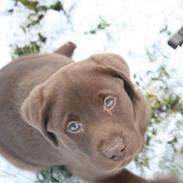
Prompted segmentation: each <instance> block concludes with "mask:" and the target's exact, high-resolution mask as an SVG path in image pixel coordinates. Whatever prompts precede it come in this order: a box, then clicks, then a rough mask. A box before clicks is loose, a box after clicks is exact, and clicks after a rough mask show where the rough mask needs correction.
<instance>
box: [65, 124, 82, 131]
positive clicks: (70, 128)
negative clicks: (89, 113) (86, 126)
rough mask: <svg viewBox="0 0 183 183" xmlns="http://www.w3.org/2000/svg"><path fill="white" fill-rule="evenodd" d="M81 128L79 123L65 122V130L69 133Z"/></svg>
mask: <svg viewBox="0 0 183 183" xmlns="http://www.w3.org/2000/svg"><path fill="white" fill-rule="evenodd" d="M80 130H81V123H78V122H76V121H71V122H69V123H68V124H67V131H68V132H71V133H78V132H79V131H80Z"/></svg>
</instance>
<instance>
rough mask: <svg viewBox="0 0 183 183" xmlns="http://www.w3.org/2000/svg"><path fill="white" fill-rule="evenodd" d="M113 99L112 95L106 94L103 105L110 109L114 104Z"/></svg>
mask: <svg viewBox="0 0 183 183" xmlns="http://www.w3.org/2000/svg"><path fill="white" fill-rule="evenodd" d="M114 102H115V99H114V97H112V96H108V97H106V98H105V99H104V107H105V108H106V109H110V108H111V107H112V106H113V105H114Z"/></svg>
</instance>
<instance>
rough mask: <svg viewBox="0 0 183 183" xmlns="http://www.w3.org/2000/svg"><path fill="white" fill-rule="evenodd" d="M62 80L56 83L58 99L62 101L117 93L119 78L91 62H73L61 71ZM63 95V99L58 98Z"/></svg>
mask: <svg viewBox="0 0 183 183" xmlns="http://www.w3.org/2000/svg"><path fill="white" fill-rule="evenodd" d="M61 77H62V79H61V80H62V82H60V84H59V85H58V84H57V85H56V87H57V98H58V101H62V102H64V103H70V102H72V104H73V105H74V103H78V102H79V103H82V101H85V103H86V102H91V100H94V98H95V97H96V96H97V95H99V94H102V93H103V94H106V95H107V94H111V95H112V94H113V93H119V92H120V90H121V88H122V85H121V84H119V83H120V82H119V80H117V79H115V78H114V77H112V76H111V75H109V74H104V72H103V69H102V68H99V67H97V66H96V65H95V64H92V63H85V62H82V63H75V64H72V65H70V66H69V67H67V68H66V69H65V70H64V72H62V75H61ZM63 96H64V99H63V98H62V99H60V100H59V98H61V97H63Z"/></svg>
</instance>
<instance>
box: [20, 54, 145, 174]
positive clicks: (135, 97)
mask: <svg viewBox="0 0 183 183" xmlns="http://www.w3.org/2000/svg"><path fill="white" fill-rule="evenodd" d="M21 115H22V117H23V119H24V120H25V121H26V122H27V123H28V124H30V125H31V126H32V127H34V128H36V129H37V130H38V131H39V132H40V133H41V134H42V135H43V137H44V138H45V139H46V140H47V141H48V142H49V143H50V144H52V146H53V147H54V148H57V149H58V150H59V152H60V153H61V154H62V156H63V157H64V159H65V161H66V163H67V164H68V166H69V167H70V168H71V169H73V167H76V169H80V168H81V167H79V164H82V166H83V165H85V169H87V168H88V169H90V168H91V169H96V170H97V171H98V172H102V173H105V172H110V171H111V172H112V171H114V170H119V169H121V168H123V167H124V166H125V165H127V164H128V163H129V161H130V160H131V159H133V158H134V156H135V155H136V154H137V153H138V152H139V151H140V150H141V148H142V146H143V143H144V140H143V139H144V131H145V128H146V123H147V121H148V107H147V104H146V101H145V99H144V97H143V95H142V94H141V93H140V91H138V89H136V88H135V87H134V85H133V84H132V82H131V81H130V74H129V68H128V66H127V64H126V62H125V61H124V60H123V59H122V58H121V57H120V56H118V55H115V54H98V55H94V56H91V57H89V58H88V59H86V60H84V61H81V62H76V63H73V64H69V65H67V66H65V67H63V68H61V69H60V70H59V71H57V72H56V73H55V74H54V75H52V76H51V77H50V78H49V79H48V80H46V81H45V82H44V83H42V84H40V85H38V86H36V87H35V88H34V89H33V90H32V91H31V92H30V94H29V96H28V97H27V98H26V99H25V101H24V102H23V104H22V106H21ZM43 152H44V150H43Z"/></svg>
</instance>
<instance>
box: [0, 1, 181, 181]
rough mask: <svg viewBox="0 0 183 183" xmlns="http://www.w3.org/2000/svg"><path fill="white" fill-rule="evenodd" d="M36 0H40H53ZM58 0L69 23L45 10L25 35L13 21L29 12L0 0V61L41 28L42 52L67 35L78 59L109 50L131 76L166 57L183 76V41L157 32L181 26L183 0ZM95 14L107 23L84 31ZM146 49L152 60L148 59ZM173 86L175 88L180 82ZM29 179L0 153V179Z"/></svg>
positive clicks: (6, 59) (7, 59) (19, 20)
mask: <svg viewBox="0 0 183 183" xmlns="http://www.w3.org/2000/svg"><path fill="white" fill-rule="evenodd" d="M40 2H41V3H43V4H44V3H50V2H52V1H49V0H44V1H41V0H40ZM62 2H63V3H64V7H65V9H66V11H69V10H70V9H71V8H72V7H73V8H72V11H71V14H70V21H71V22H70V23H68V20H67V19H66V18H65V16H64V15H63V13H59V12H56V11H53V10H49V11H48V12H47V14H46V16H45V17H44V18H43V20H42V21H41V22H40V25H39V26H37V28H36V29H33V30H31V34H30V35H28V36H26V35H23V33H22V32H21V31H20V30H19V29H18V26H19V25H20V24H21V23H22V22H23V21H25V17H26V16H25V14H26V13H29V12H26V11H25V9H24V7H20V8H19V9H17V10H16V11H15V13H14V14H13V16H12V15H11V14H9V13H7V12H6V10H7V9H9V8H11V7H12V5H13V1H11V0H0V50H1V52H0V67H3V66H4V65H5V64H7V63H8V62H10V61H11V49H10V47H9V45H10V44H15V43H17V44H18V45H23V44H25V42H29V41H30V39H31V40H32V39H33V40H34V39H35V40H36V39H37V38H36V36H37V35H36V33H37V31H38V30H40V31H41V32H43V34H44V35H45V36H46V37H47V42H46V44H45V45H44V47H43V48H42V50H41V51H42V52H52V51H53V50H54V49H56V48H57V47H59V46H60V45H61V44H63V43H64V42H66V41H68V40H70V41H73V42H75V43H76V44H77V49H76V52H75V54H74V56H73V58H74V59H75V60H77V61H78V60H81V59H83V58H86V57H88V56H89V55H91V54H94V53H98V52H114V53H117V54H120V55H121V56H123V57H124V58H125V59H126V60H127V61H128V64H129V66H130V70H131V73H132V76H133V75H134V74H135V73H137V74H139V73H141V72H144V71H147V70H151V69H152V70H153V69H154V68H157V67H158V65H159V64H160V63H161V62H162V60H163V61H164V62H168V66H169V68H172V69H175V72H176V75H177V80H181V79H183V47H179V48H178V49H176V50H173V49H172V48H170V47H169V46H168V45H167V41H168V39H169V38H170V36H168V35H167V34H161V35H160V34H159V32H160V31H161V30H162V29H164V28H165V24H166V25H167V26H168V30H169V32H172V33H174V32H176V31H177V30H178V29H179V28H180V27H181V26H183V0H138V1H136V0H123V1H121V0H108V1H106V0H87V1H86V0H69V1H68V0H64V1H62ZM100 17H101V18H102V19H104V20H105V21H106V22H107V23H108V24H110V26H109V27H107V28H106V29H105V30H99V31H98V32H97V33H96V34H88V32H89V31H90V30H91V29H95V28H96V27H97V25H98V24H99V23H100V22H101V18H100ZM147 51H148V52H149V54H151V55H152V58H153V60H154V61H152V62H149V60H148V59H147V54H146V53H147ZM160 54H161V55H163V57H164V58H163V59H162V57H161V56H160ZM178 90H179V92H180V88H178ZM182 93H183V92H182ZM164 138H165V137H164ZM132 169H133V167H132ZM34 179H35V174H32V173H29V172H23V171H22V170H18V169H16V168H15V167H13V166H12V165H10V164H9V163H8V162H7V161H6V160H4V159H3V158H1V159H0V183H4V182H6V183H28V182H30V183H32V182H33V181H34Z"/></svg>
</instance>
